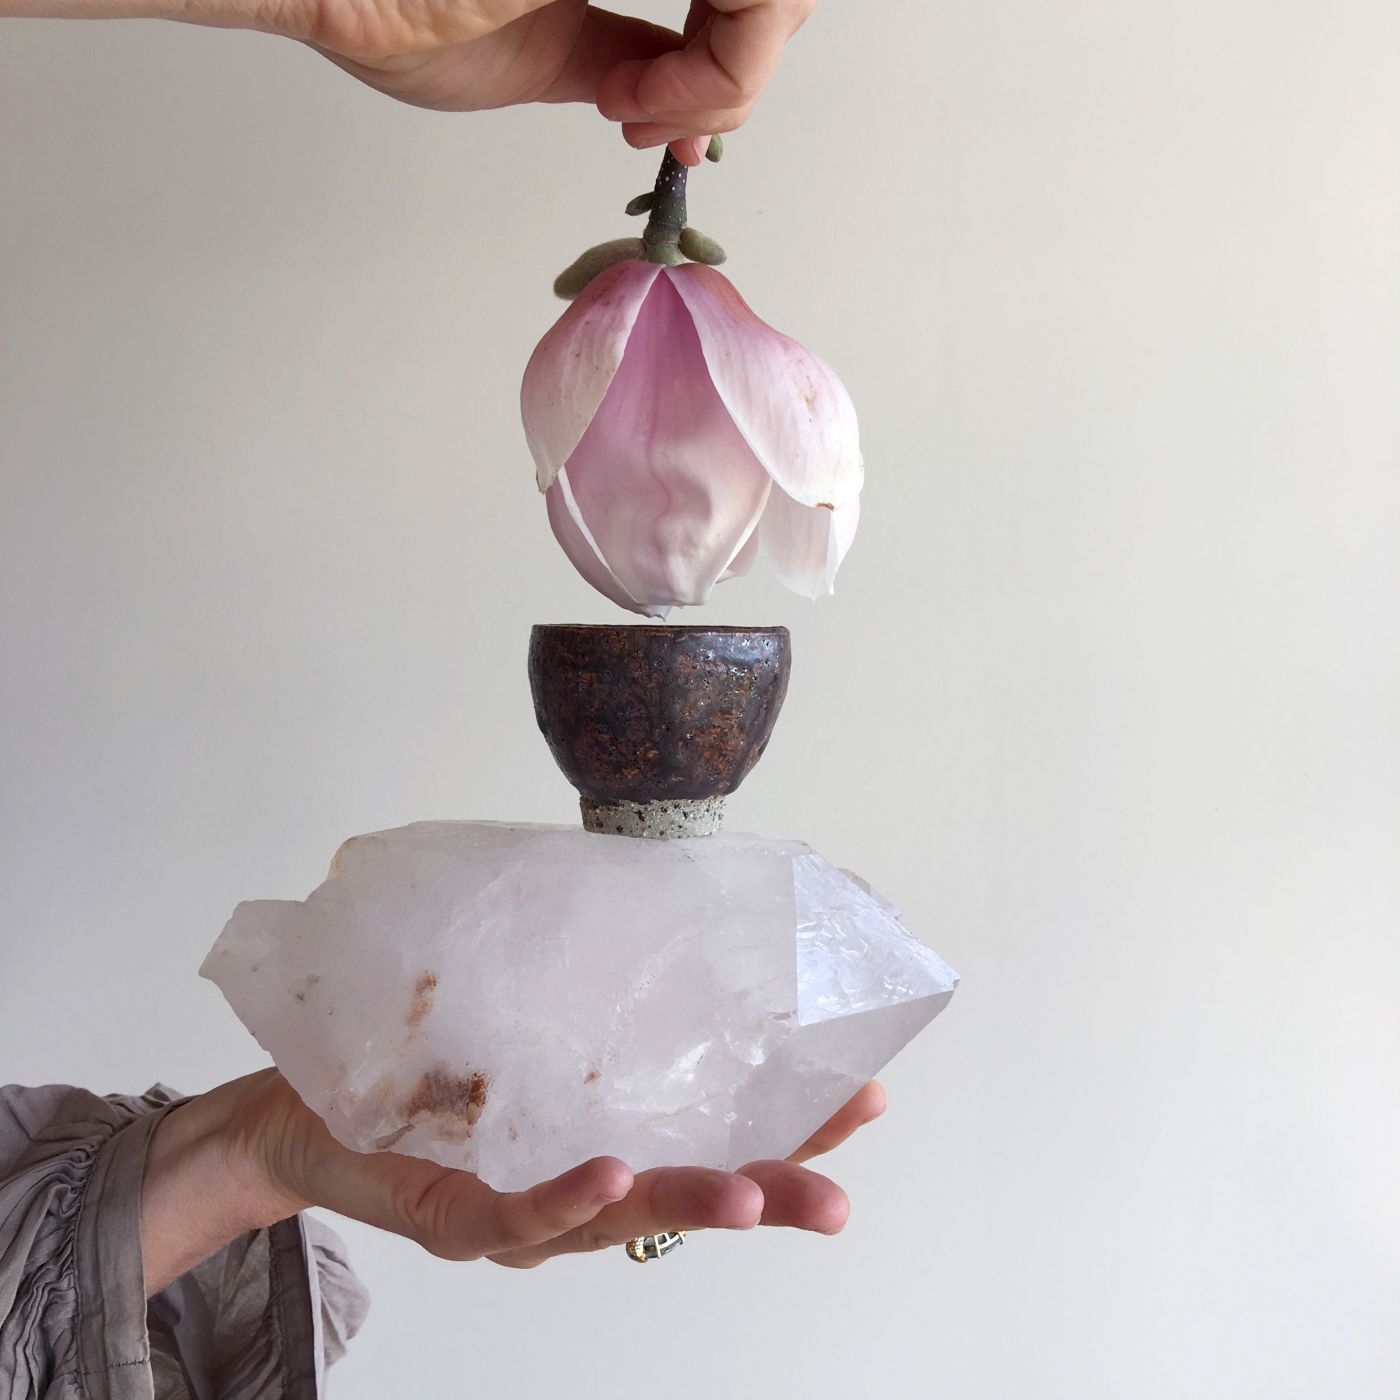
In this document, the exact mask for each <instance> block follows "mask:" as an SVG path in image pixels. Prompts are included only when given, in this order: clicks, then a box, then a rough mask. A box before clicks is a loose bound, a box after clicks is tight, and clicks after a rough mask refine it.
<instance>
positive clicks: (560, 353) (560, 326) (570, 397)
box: [520, 261, 660, 491]
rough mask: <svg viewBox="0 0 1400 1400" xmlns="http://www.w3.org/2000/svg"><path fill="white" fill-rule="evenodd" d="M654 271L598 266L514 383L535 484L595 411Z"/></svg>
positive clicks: (562, 457)
mask: <svg viewBox="0 0 1400 1400" xmlns="http://www.w3.org/2000/svg"><path fill="white" fill-rule="evenodd" d="M659 271H660V268H659V267H658V266H657V265H656V264H655V263H644V262H633V261H628V262H621V263H617V264H616V265H614V266H613V267H610V268H608V269H607V271H606V272H600V273H599V274H598V276H597V277H595V278H594V279H593V280H592V281H591V282H590V283H589V284H588V286H587V287H585V288H584V289H583V291H582V292H580V293H579V294H578V296H577V297H576V298H575V299H574V300H573V301H572V302H571V303H570V305H569V308H568V310H567V311H565V312H564V314H563V315H562V316H561V317H560V318H559V319H558V320H557V321H556V322H555V323H554V325H553V326H552V327H551V328H550V330H549V331H548V332H546V334H545V337H544V339H543V340H541V341H540V343H539V344H538V345H537V346H536V347H535V353H534V354H533V355H531V356H530V363H529V364H528V365H526V366H525V378H524V381H523V382H522V383H521V385H520V417H521V420H522V421H523V423H524V424H525V440H526V442H528V443H529V445H530V452H531V454H532V455H533V457H534V459H535V480H536V481H537V482H538V483H539V488H540V490H541V491H545V490H548V488H549V484H550V482H552V481H553V480H554V476H555V473H556V472H557V471H558V470H559V468H560V467H562V466H563V465H564V463H565V462H567V461H568V460H569V454H570V453H571V452H572V451H573V450H574V448H576V447H577V446H578V444H579V440H580V439H581V438H582V437H583V435H584V433H585V432H586V431H587V429H588V425H589V423H590V422H591V421H592V419H593V415H594V414H595V413H596V412H597V411H598V405H599V404H600V403H602V401H603V396H604V395H605V394H606V393H607V392H608V385H609V384H611V383H612V381H613V376H614V375H615V374H616V373H617V369H618V366H619V365H620V364H621V363H622V357H623V353H624V352H625V350H626V348H627V339H628V337H629V336H630V335H631V334H632V327H633V325H634V324H635V322H636V319H637V313H638V311H640V310H641V307H642V303H643V302H644V301H645V300H646V297H647V293H648V292H649V291H650V290H651V286H652V283H653V282H654V281H655V280H656V274H657V273H658V272H659Z"/></svg>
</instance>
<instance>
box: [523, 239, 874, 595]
mask: <svg viewBox="0 0 1400 1400" xmlns="http://www.w3.org/2000/svg"><path fill="white" fill-rule="evenodd" d="M520 400H521V415H522V417H523V419H524V422H525V436H526V438H527V440H528V441H529V444H530V451H531V453H532V454H533V456H534V459H535V466H536V469H537V480H538V482H539V487H540V490H541V491H543V492H544V493H545V499H546V502H547V504H548V508H549V521H550V525H551V526H552V527H553V529H554V534H555V537H556V538H557V539H558V541H559V543H560V544H561V545H562V546H563V548H564V552H565V553H566V554H567V555H568V556H569V558H570V559H571V560H572V561H573V564H574V567H575V568H576V569H577V570H578V571H579V573H580V574H582V575H583V577H584V578H585V579H587V580H588V582H589V583H591V584H592V585H593V587H594V588H596V589H597V590H598V591H599V592H600V593H604V594H606V595H607V596H608V597H609V598H611V599H612V600H613V602H615V603H618V604H620V605H621V606H622V607H624V608H628V609H630V610H631V611H633V612H637V613H643V614H646V615H648V616H651V617H664V616H665V615H666V613H667V612H668V611H669V610H670V609H671V608H674V607H681V606H693V605H695V604H699V603H704V602H706V601H707V600H708V599H709V596H710V592H711V590H712V589H713V588H714V586H715V584H716V583H718V582H721V581H722V580H724V579H728V578H733V577H735V576H736V575H738V574H744V573H747V572H748V570H749V567H750V565H751V564H752V563H753V560H754V556H755V555H756V553H757V552H758V549H759V546H760V544H761V545H762V546H763V549H764V551H765V553H766V555H767V556H768V559H769V560H770V562H771V565H772V568H773V570H774V572H775V573H776V574H777V576H778V578H779V579H780V580H781V581H782V582H783V583H784V584H786V585H787V586H788V587H789V588H791V589H793V590H794V591H795V592H797V593H801V594H805V595H806V596H807V597H810V598H815V597H817V596H818V595H819V594H822V593H830V592H831V591H832V580H833V578H834V576H835V574H836V570H837V568H838V566H839V565H840V563H841V560H842V559H843V558H844V557H845V554H846V551H847V549H849V548H850V544H851V539H852V537H853V536H854V535H855V530H856V522H857V520H858V518H859V510H860V506H859V492H860V487H861V479H862V465H861V456H860V446H859V441H858V437H857V431H856V416H855V410H854V408H853V407H852V406H851V400H850V397H849V396H848V395H847V393H846V390H845V389H844V388H843V387H842V385H841V381H840V380H839V379H837V378H836V376H835V375H834V374H833V373H832V372H831V370H830V369H828V368H827V366H826V365H825V364H823V363H822V361H821V360H819V359H817V357H816V356H815V355H813V354H810V353H809V352H808V351H806V350H804V349H803V348H802V346H800V345H798V344H797V342H796V341H794V340H790V339H789V338H788V337H787V336H785V335H781V334H779V332H777V331H775V330H773V329H772V327H770V326H767V325H765V324H764V323H763V322H762V321H760V320H759V319H758V317H757V316H755V315H754V313H753V312H752V311H751V310H750V309H749V307H748V305H747V304H746V303H745V301H744V299H743V298H742V297H741V296H740V295H739V293H738V292H737V291H736V290H735V289H734V286H733V284H732V283H731V282H730V281H729V280H728V278H726V277H725V276H724V275H723V274H722V273H720V272H716V271H715V269H714V268H713V267H707V266H704V265H702V264H700V263H693V264H683V265H680V266H672V267H667V266H661V265H658V264H657V263H654V262H644V261H638V260H636V259H634V258H629V259H628V260H626V261H622V262H617V263H614V265H612V266H611V267H609V268H607V270H606V271H604V272H601V273H599V274H598V275H597V276H596V277H594V278H593V279H592V281H590V282H589V283H588V285H587V286H586V287H585V288H584V289H583V291H582V292H581V294H580V295H579V296H578V298H577V300H575V301H574V302H573V304H572V305H571V306H570V307H569V309H568V310H567V311H565V312H564V314H563V315H562V316H561V317H560V318H559V320H558V322H557V323H556V324H555V325H554V327H553V328H552V329H551V330H550V331H549V333H548V334H547V335H546V336H545V338H544V339H543V340H542V341H541V342H540V344H539V346H538V348H537V349H536V350H535V353H534V355H532V356H531V358H530V363H529V366H528V367H527V368H526V370H525V382H524V384H523V385H522V386H521V391H520Z"/></svg>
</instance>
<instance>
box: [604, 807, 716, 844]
mask: <svg viewBox="0 0 1400 1400" xmlns="http://www.w3.org/2000/svg"><path fill="white" fill-rule="evenodd" d="M578 805H579V809H580V810H581V811H582V813H583V825H584V830H586V831H596V832H598V833H599V834H600V835H604V836H646V837H650V838H651V839H652V840H654V841H667V840H670V839H671V838H672V837H675V836H713V835H714V834H715V832H717V831H718V830H719V829H720V828H721V827H722V826H723V825H724V798H723V797H665V798H660V799H658V800H657V801H655V802H628V801H626V800H623V801H621V802H612V803H608V804H606V805H605V804H604V803H602V802H595V801H594V800H593V799H592V798H591V797H580V798H579V804H578Z"/></svg>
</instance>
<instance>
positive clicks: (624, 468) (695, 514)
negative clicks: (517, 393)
mask: <svg viewBox="0 0 1400 1400" xmlns="http://www.w3.org/2000/svg"><path fill="white" fill-rule="evenodd" d="M568 473H569V486H570V489H571V490H572V492H573V495H574V500H575V501H576V503H577V508H578V516H579V519H580V521H582V522H586V526H587V529H588V532H589V533H590V534H591V536H592V538H593V541H594V544H595V545H596V546H597V552H598V555H599V557H600V558H601V559H603V560H605V561H606V563H607V567H608V569H609V570H610V571H611V573H612V575H613V577H614V578H615V579H616V580H617V582H618V583H619V584H620V585H621V587H622V588H624V589H625V590H626V591H627V593H628V594H630V595H631V597H633V598H634V599H636V602H637V604H638V605H639V606H640V607H642V608H646V609H648V610H650V609H654V608H667V607H679V606H690V605H695V604H699V603H703V602H705V601H706V600H707V599H708V598H709V596H710V590H711V589H712V588H713V587H714V586H715V583H716V581H717V580H718V579H719V576H720V575H721V574H722V573H723V572H724V571H725V569H727V568H728V567H729V566H730V565H731V563H733V562H734V560H735V558H736V556H737V555H738V553H739V551H740V549H741V547H742V546H743V545H744V543H745V542H746V541H747V539H748V537H749V535H750V534H751V533H752V532H753V530H754V527H755V526H756V525H757V523H758V519H759V516H760V515H761V514H762V513H763V507H764V504H765V503H766V501H767V499H768V496H769V493H770V491H771V490H772V483H771V481H770V480H769V478H768V474H767V473H766V472H765V471H764V470H763V468H762V466H761V465H760V464H759V462H758V461H757V459H756V458H755V457H754V455H753V453H752V452H751V451H750V450H749V447H748V444H747V443H746V442H745V441H744V439H743V437H742V436H741V435H740V433H739V431H738V429H737V428H736V427H735V426H734V424H733V422H732V420H731V419H730V417H729V414H728V412H727V411H726V410H725V407H724V405H723V404H722V403H721V402H720V399H719V395H718V394H717V393H716V392H715V389H714V386H713V385H712V384H711V383H710V379H709V375H708V374H707V373H706V370H705V360H704V356H703V355H702V354H701V351H700V341H699V338H698V337H697V336H696V334H695V328H694V326H693V325H692V324H691V321H690V314H689V313H688V312H687V311H686V308H685V303H684V302H682V301H681V299H680V297H679V296H678V295H677V294H676V290H675V288H674V287H673V286H672V285H671V282H670V280H669V279H668V278H666V277H658V278H657V279H656V281H655V283H654V284H653V286H652V289H651V291H650V292H649V293H648V295H647V299H646V302H645V303H644V304H643V306H642V310H641V312H640V313H639V314H638V316H637V318H636V323H635V325H634V326H633V329H632V336H631V339H630V340H629V341H628V342H627V353H626V355H625V356H624V357H623V361H622V367H621V369H619V370H618V372H617V374H616V376H615V377H614V378H613V381H612V385H611V387H610V388H609V389H608V392H607V395H606V397H605V398H604V399H603V402H602V405H601V406H600V407H599V409H598V412H597V413H596V414H595V415H594V417H593V421H592V423H591V424H590V425H589V427H588V431H587V432H586V433H584V435H583V440H582V441H581V442H580V443H579V445H578V447H577V448H576V449H575V451H574V453H573V455H572V456H571V457H570V458H569V465H568ZM604 591H606V590H604ZM609 596H612V595H609Z"/></svg>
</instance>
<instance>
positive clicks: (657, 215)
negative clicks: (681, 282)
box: [642, 148, 690, 267]
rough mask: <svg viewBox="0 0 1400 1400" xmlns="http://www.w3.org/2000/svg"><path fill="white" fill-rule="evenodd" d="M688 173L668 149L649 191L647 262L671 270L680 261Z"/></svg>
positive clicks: (645, 237)
mask: <svg viewBox="0 0 1400 1400" xmlns="http://www.w3.org/2000/svg"><path fill="white" fill-rule="evenodd" d="M689 173H690V171H689V169H688V167H686V166H684V165H682V164H681V163H680V161H678V160H677V159H676V158H675V156H673V155H672V154H671V152H670V149H669V148H668V149H667V151H666V154H665V155H664V156H663V157H662V158H661V169H660V170H658V171H657V173H656V185H655V186H654V188H653V191H652V202H651V217H650V218H649V219H648V220H647V226H646V231H645V232H644V233H643V234H642V243H643V245H644V246H645V248H646V258H647V261H648V262H654V263H664V264H665V265H666V266H668V267H674V266H675V265H676V264H677V263H679V262H681V261H683V258H682V256H681V250H680V241H681V230H682V229H683V228H684V227H685V217H686V214H685V181H686V176H687V175H688V174H689Z"/></svg>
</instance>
